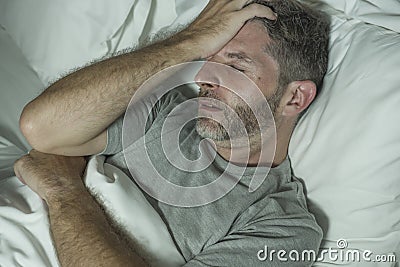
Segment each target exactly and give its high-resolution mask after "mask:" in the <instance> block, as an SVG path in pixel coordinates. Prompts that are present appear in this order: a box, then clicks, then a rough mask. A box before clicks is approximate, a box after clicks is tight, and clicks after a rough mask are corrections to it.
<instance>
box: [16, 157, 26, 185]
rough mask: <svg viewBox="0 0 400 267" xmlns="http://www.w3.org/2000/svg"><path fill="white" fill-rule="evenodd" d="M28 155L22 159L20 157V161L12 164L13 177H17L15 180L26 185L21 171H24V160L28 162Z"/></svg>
mask: <svg viewBox="0 0 400 267" xmlns="http://www.w3.org/2000/svg"><path fill="white" fill-rule="evenodd" d="M28 157H29V155H25V156H23V157H21V158H20V159H18V160H17V161H15V163H14V173H15V176H17V178H18V179H19V180H20V181H21V182H22V183H23V184H26V182H25V180H24V178H23V170H24V167H23V165H24V163H25V161H26V160H28Z"/></svg>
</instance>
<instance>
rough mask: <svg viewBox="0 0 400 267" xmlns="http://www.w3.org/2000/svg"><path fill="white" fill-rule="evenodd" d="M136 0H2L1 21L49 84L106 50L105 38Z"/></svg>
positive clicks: (117, 25) (108, 36)
mask: <svg viewBox="0 0 400 267" xmlns="http://www.w3.org/2000/svg"><path fill="white" fill-rule="evenodd" d="M136 2H138V0H119V1H99V0H85V1H81V0H70V1H63V0H35V1H28V0H12V1H7V0H1V1H0V25H2V26H3V27H4V28H5V29H6V31H7V32H8V33H9V34H10V35H11V37H12V38H13V39H14V41H15V42H16V43H17V45H18V46H19V47H20V48H21V50H22V52H23V54H24V55H25V57H26V58H27V60H28V61H29V63H30V64H31V66H32V67H33V68H34V70H35V71H36V72H37V73H38V75H39V77H40V79H41V80H42V82H43V83H44V84H45V85H48V84H49V83H50V82H51V81H54V80H55V79H58V78H59V77H60V75H63V74H64V73H65V72H67V71H69V70H71V69H73V68H76V67H79V66H82V65H84V64H86V63H87V62H90V61H92V60H93V59H96V58H100V57H103V56H104V55H106V54H107V52H109V50H110V47H108V45H109V44H108V43H107V42H108V41H109V40H110V39H112V38H113V36H114V34H115V33H116V32H117V31H118V29H119V28H120V27H121V26H122V25H123V23H124V21H125V19H126V18H127V16H128V13H129V11H130V10H131V8H132V7H133V5H134V4H135V3H136ZM139 2H147V1H139ZM144 19H146V18H144ZM140 31H141V29H140Z"/></svg>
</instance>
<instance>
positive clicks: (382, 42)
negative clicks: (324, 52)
mask: <svg viewBox="0 0 400 267" xmlns="http://www.w3.org/2000/svg"><path fill="white" fill-rule="evenodd" d="M389 19H390V18H389ZM332 25H333V28H332V35H331V42H330V43H331V44H330V62H329V70H328V73H327V75H326V78H325V80H324V87H323V89H322V92H321V94H320V96H319V97H318V98H317V100H316V102H315V103H314V104H313V105H312V106H311V107H310V109H309V111H308V113H307V114H306V116H305V117H303V119H302V120H301V121H300V123H299V125H298V127H297V128H296V130H295V132H294V134H293V137H292V140H291V143H290V149H289V155H290V158H291V160H292V166H293V169H294V172H295V175H296V176H297V177H299V178H302V179H304V182H305V184H306V188H307V191H308V192H307V196H308V198H309V200H310V206H309V207H310V209H311V211H312V212H313V213H315V215H316V218H317V221H318V223H319V224H320V225H321V226H322V228H323V230H324V240H323V244H322V247H325V248H328V247H332V248H337V246H336V243H335V242H336V241H337V240H338V239H341V238H345V239H347V241H348V247H349V248H354V249H359V250H367V249H368V250H371V251H373V252H374V253H384V254H390V253H400V203H399V198H400V179H399V178H400V177H399V174H400V124H399V123H398V122H399V114H400V88H399V86H400V75H399V67H400V53H399V51H400V35H399V34H398V33H395V32H391V31H389V30H384V29H383V28H380V27H377V26H374V25H368V24H364V23H362V22H360V21H358V20H347V19H346V18H340V17H337V16H333V22H332ZM398 255H400V254H398ZM336 264H338V263H336ZM387 264H388V265H379V266H391V265H390V263H387ZM352 266H354V265H352ZM359 266H364V265H363V264H361V265H359ZM368 266H370V265H368ZM371 266H374V265H371Z"/></svg>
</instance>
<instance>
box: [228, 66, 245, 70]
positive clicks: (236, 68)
mask: <svg viewBox="0 0 400 267" xmlns="http://www.w3.org/2000/svg"><path fill="white" fill-rule="evenodd" d="M229 67H232V68H234V69H235V70H238V71H240V72H244V69H241V68H238V67H236V66H234V65H229Z"/></svg>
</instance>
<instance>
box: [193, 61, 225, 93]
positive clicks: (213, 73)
mask: <svg viewBox="0 0 400 267" xmlns="http://www.w3.org/2000/svg"><path fill="white" fill-rule="evenodd" d="M217 75H218V71H217V70H216V68H215V64H213V63H209V62H206V63H205V64H204V65H203V67H202V68H201V69H200V71H199V72H198V73H197V75H196V77H195V82H196V84H197V85H198V86H199V87H200V88H202V89H205V90H217V89H218V88H219V87H220V79H219V78H218V76H217Z"/></svg>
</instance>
